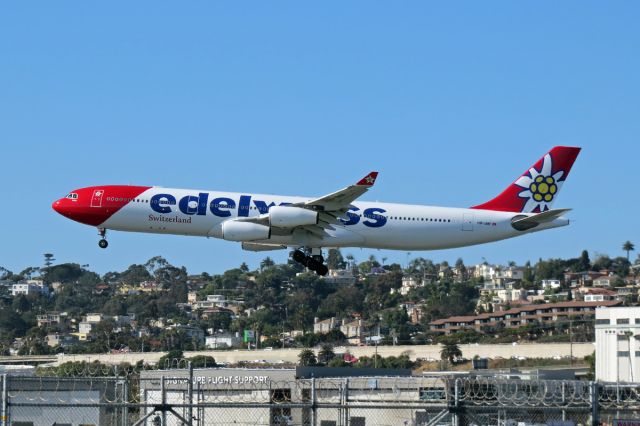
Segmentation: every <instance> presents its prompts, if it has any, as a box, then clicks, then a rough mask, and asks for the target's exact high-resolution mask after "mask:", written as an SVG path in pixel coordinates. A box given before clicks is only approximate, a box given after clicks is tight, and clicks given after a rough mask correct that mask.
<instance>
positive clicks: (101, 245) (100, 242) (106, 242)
mask: <svg viewBox="0 0 640 426" xmlns="http://www.w3.org/2000/svg"><path fill="white" fill-rule="evenodd" d="M108 245H109V242H108V241H107V240H105V239H104V238H103V239H101V240H100V241H98V246H100V248H103V249H105V248H107V246H108Z"/></svg>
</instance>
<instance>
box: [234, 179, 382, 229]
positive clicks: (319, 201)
mask: <svg viewBox="0 0 640 426" xmlns="http://www.w3.org/2000/svg"><path fill="white" fill-rule="evenodd" d="M377 176H378V172H371V173H369V174H368V175H366V176H365V177H363V178H362V179H360V180H359V181H358V182H357V183H356V184H354V185H349V186H347V187H346V188H343V189H341V190H339V191H336V192H332V193H331V194H327V195H324V196H322V197H320V198H315V199H313V200H309V201H306V202H300V203H294V204H291V207H298V208H304V209H309V210H314V211H317V212H318V223H317V224H315V225H304V226H299V227H297V228H301V229H304V230H306V231H307V232H309V233H310V234H312V235H314V236H316V237H319V238H323V237H326V236H329V235H328V234H327V233H326V232H325V231H326V230H327V229H330V230H334V229H335V228H334V227H333V226H332V225H339V224H340V223H341V222H340V221H339V219H338V218H339V217H340V216H343V215H344V214H345V213H346V212H347V211H348V210H349V208H350V207H351V203H352V202H353V201H355V200H356V199H357V198H358V197H360V196H361V195H362V194H364V193H365V192H367V191H368V190H369V188H371V187H372V186H373V184H374V183H375V181H376V178H377ZM234 220H237V221H240V222H253V223H259V224H262V225H268V224H269V213H264V214H261V215H260V216H257V217H246V218H237V219H234ZM283 231H284V230H283ZM289 231H291V229H289Z"/></svg>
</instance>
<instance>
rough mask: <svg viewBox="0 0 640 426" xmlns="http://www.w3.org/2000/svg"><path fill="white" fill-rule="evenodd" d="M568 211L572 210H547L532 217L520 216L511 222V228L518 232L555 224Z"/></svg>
mask: <svg viewBox="0 0 640 426" xmlns="http://www.w3.org/2000/svg"><path fill="white" fill-rule="evenodd" d="M568 211H571V209H554V210H547V211H546V212H542V213H538V214H534V215H532V216H524V215H518V216H516V217H514V218H513V219H512V220H511V226H513V228H514V229H517V230H518V231H526V230H528V229H531V228H535V227H536V226H538V225H540V224H542V223H547V222H553V221H554V220H556V219H557V218H559V217H560V216H562V215H563V214H565V213H566V212H568Z"/></svg>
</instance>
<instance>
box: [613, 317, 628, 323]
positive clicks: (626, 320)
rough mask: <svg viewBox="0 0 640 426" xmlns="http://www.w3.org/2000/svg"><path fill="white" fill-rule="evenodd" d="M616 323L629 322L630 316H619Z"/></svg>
mask: <svg viewBox="0 0 640 426" xmlns="http://www.w3.org/2000/svg"><path fill="white" fill-rule="evenodd" d="M616 324H629V318H618V319H617V320H616Z"/></svg>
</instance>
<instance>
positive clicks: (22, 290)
mask: <svg viewBox="0 0 640 426" xmlns="http://www.w3.org/2000/svg"><path fill="white" fill-rule="evenodd" d="M19 294H24V295H25V296H28V295H30V294H45V295H46V294H49V288H48V287H47V286H44V285H42V286H40V285H38V284H31V283H18V284H13V285H12V286H11V295H12V296H14V297H15V296H17V295H19Z"/></svg>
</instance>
